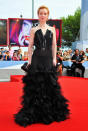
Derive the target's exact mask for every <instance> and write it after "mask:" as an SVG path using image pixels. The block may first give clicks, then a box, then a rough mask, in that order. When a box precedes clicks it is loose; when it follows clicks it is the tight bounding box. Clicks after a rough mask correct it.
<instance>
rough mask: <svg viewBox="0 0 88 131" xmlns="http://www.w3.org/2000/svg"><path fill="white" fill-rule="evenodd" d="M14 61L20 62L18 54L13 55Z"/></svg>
mask: <svg viewBox="0 0 88 131" xmlns="http://www.w3.org/2000/svg"><path fill="white" fill-rule="evenodd" d="M12 60H13V61H19V58H18V57H17V53H16V52H14V53H13V56H12Z"/></svg>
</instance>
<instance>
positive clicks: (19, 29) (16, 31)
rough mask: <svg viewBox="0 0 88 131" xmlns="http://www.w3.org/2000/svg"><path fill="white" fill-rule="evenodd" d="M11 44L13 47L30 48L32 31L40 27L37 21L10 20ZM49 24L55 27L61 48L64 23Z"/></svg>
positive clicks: (51, 21) (57, 21) (58, 21)
mask: <svg viewBox="0 0 88 131" xmlns="http://www.w3.org/2000/svg"><path fill="white" fill-rule="evenodd" d="M8 22H9V44H10V45H11V46H28V44H29V41H28V40H29V37H30V29H31V27H33V26H37V25H38V20H37V19H21V18H20V19H17V18H9V19H8ZM47 24H48V25H50V26H53V27H55V29H56V40H57V46H59V47H61V35H62V21H61V20H48V21H47Z"/></svg>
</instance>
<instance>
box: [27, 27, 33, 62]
mask: <svg viewBox="0 0 88 131" xmlns="http://www.w3.org/2000/svg"><path fill="white" fill-rule="evenodd" d="M33 43H34V28H31V31H30V38H29V46H28V64H31V57H32V47H33Z"/></svg>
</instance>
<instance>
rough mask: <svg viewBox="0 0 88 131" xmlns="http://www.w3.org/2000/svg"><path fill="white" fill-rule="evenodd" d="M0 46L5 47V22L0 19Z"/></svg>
mask: <svg viewBox="0 0 88 131" xmlns="http://www.w3.org/2000/svg"><path fill="white" fill-rule="evenodd" d="M0 46H7V20H6V19H0Z"/></svg>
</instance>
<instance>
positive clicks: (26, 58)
mask: <svg viewBox="0 0 88 131" xmlns="http://www.w3.org/2000/svg"><path fill="white" fill-rule="evenodd" d="M27 60H28V52H27V51H25V52H24V55H23V61H27Z"/></svg>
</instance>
